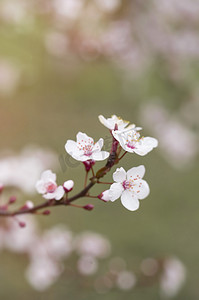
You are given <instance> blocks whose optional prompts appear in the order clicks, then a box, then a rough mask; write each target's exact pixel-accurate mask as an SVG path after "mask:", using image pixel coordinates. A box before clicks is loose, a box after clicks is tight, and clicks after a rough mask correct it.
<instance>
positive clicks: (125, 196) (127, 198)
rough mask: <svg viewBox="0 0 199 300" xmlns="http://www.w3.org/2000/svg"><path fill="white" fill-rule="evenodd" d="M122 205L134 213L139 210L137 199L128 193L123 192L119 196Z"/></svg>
mask: <svg viewBox="0 0 199 300" xmlns="http://www.w3.org/2000/svg"><path fill="white" fill-rule="evenodd" d="M121 202H122V205H123V206H124V207H125V208H127V209H128V210H131V211H134V210H137V209H138V208H139V205H140V203H139V201H138V198H137V197H136V196H135V195H134V194H132V193H131V192H129V191H127V190H126V191H124V192H123V193H122V196H121Z"/></svg>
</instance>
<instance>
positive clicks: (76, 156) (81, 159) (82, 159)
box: [71, 154, 92, 161]
mask: <svg viewBox="0 0 199 300" xmlns="http://www.w3.org/2000/svg"><path fill="white" fill-rule="evenodd" d="M71 156H72V157H73V158H74V159H76V160H78V161H86V160H89V159H92V158H91V156H87V155H82V154H81V155H75V154H74V155H73V154H72V155H71Z"/></svg>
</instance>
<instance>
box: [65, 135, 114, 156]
mask: <svg viewBox="0 0 199 300" xmlns="http://www.w3.org/2000/svg"><path fill="white" fill-rule="evenodd" d="M103 144H104V140H103V139H102V138H101V139H99V141H98V142H96V143H94V140H93V139H92V138H91V137H89V136H87V134H85V133H82V132H79V133H78V134H77V142H75V141H72V140H68V141H67V142H66V144H65V149H66V152H68V154H70V155H71V156H72V157H73V158H74V159H76V160H79V161H87V160H91V159H92V160H97V161H99V160H104V159H106V158H108V156H109V152H106V151H101V149H102V147H103Z"/></svg>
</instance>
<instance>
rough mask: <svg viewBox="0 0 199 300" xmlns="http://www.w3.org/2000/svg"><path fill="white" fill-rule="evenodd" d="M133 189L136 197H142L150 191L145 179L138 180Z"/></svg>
mask: <svg viewBox="0 0 199 300" xmlns="http://www.w3.org/2000/svg"><path fill="white" fill-rule="evenodd" d="M133 190H134V192H135V194H136V196H137V197H138V199H144V198H146V197H147V196H148V195H149V193H150V189H149V185H148V183H147V182H146V181H145V180H139V181H138V182H137V184H136V186H134V188H133Z"/></svg>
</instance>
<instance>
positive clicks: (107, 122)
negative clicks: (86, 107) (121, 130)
mask: <svg viewBox="0 0 199 300" xmlns="http://www.w3.org/2000/svg"><path fill="white" fill-rule="evenodd" d="M98 118H99V121H100V122H101V123H102V124H103V125H104V126H106V127H107V128H109V129H114V122H113V121H111V122H110V121H108V119H106V118H104V116H102V115H100V116H98Z"/></svg>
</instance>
